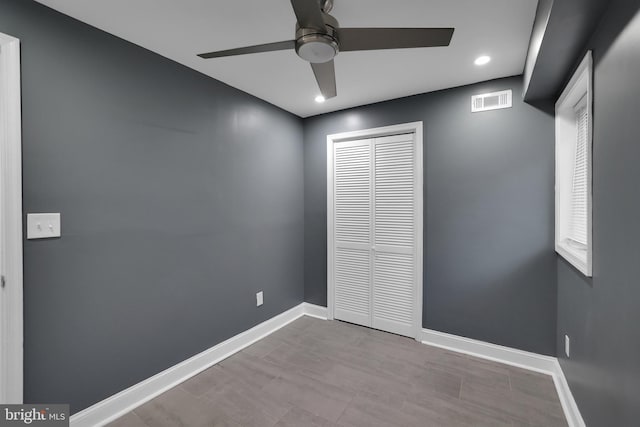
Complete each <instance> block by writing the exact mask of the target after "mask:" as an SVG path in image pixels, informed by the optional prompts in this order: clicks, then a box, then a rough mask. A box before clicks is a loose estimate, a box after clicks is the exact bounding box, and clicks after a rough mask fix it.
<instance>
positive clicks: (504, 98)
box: [471, 89, 512, 113]
mask: <svg viewBox="0 0 640 427" xmlns="http://www.w3.org/2000/svg"><path fill="white" fill-rule="evenodd" d="M511 98H512V92H511V89H509V90H503V91H501V92H492V93H483V94H482V95H474V96H472V97H471V112H472V113H478V112H480V111H489V110H499V109H501V108H511Z"/></svg>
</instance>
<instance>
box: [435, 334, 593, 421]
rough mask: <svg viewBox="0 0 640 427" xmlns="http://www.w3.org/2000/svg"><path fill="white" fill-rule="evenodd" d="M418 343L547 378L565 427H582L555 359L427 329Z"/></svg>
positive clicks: (578, 412) (567, 386)
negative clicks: (513, 367)
mask: <svg viewBox="0 0 640 427" xmlns="http://www.w3.org/2000/svg"><path fill="white" fill-rule="evenodd" d="M422 343H423V344H427V345H432V346H435V347H440V348H444V349H446V350H451V351H455V352H458V353H464V354H468V355H471V356H475V357H480V358H482V359H487V360H491V361H494V362H499V363H504V364H507V365H512V366H516V367H518V368H523V369H528V370H530V371H535V372H540V373H543V374H546V375H551V377H552V378H553V383H554V385H555V386H556V390H557V392H558V397H559V398H560V403H561V405H562V409H563V411H564V414H565V417H566V418H567V423H568V424H569V427H585V424H584V421H583V419H582V416H581V415H580V410H579V409H578V405H577V404H576V401H575V400H574V398H573V394H571V389H570V388H569V384H568V383H567V380H566V378H565V376H564V373H563V372H562V368H561V367H560V364H559V363H558V359H556V358H555V357H551V356H544V355H541V354H537V353H531V352H528V351H522V350H517V349H514V348H510V347H504V346H501V345H497V344H491V343H487V342H484V341H478V340H474V339H471V338H465V337H460V336H457V335H451V334H446V333H444V332H438V331H432V330H430V329H423V330H422Z"/></svg>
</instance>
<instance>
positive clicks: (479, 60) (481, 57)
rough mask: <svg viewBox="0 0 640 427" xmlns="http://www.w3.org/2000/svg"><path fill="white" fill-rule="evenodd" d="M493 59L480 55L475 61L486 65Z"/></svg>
mask: <svg viewBox="0 0 640 427" xmlns="http://www.w3.org/2000/svg"><path fill="white" fill-rule="evenodd" d="M490 61H491V57H490V56H486V55H484V56H480V57H478V58H476V60H475V61H474V63H475V64H476V65H486V64H488V63H489V62H490Z"/></svg>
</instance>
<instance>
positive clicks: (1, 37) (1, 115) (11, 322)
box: [0, 33, 24, 403]
mask: <svg viewBox="0 0 640 427" xmlns="http://www.w3.org/2000/svg"><path fill="white" fill-rule="evenodd" d="M21 130H22V119H21V100H20V40H18V39H17V38H15V37H11V36H9V35H7V34H3V33H0V173H1V174H2V176H1V177H0V209H2V212H1V214H0V257H1V259H0V273H1V274H2V275H3V276H4V287H0V292H2V296H1V298H0V305H1V307H0V316H3V318H2V319H1V320H2V321H0V327H2V330H1V331H0V339H1V340H2V341H1V342H0V403H22V399H23V339H24V337H23V317H22V316H23V314H22V311H23V290H22V132H21Z"/></svg>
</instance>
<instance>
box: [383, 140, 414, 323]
mask: <svg viewBox="0 0 640 427" xmlns="http://www.w3.org/2000/svg"><path fill="white" fill-rule="evenodd" d="M416 186H417V182H416V144H415V139H414V135H413V134H405V135H394V136H389V137H384V138H376V139H375V141H374V189H373V203H374V227H373V235H374V239H373V240H374V242H373V244H374V251H373V252H374V259H373V271H374V274H373V287H372V289H373V295H372V298H373V304H372V305H373V313H372V326H373V327H374V328H377V329H383V330H386V331H389V332H394V333H397V334H401V335H407V336H415V332H416V331H415V330H414V329H415V327H414V313H415V310H416V308H417V305H416V301H415V299H416V291H415V289H416V283H417V282H416V281H417V265H416V229H415V227H416Z"/></svg>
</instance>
